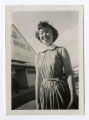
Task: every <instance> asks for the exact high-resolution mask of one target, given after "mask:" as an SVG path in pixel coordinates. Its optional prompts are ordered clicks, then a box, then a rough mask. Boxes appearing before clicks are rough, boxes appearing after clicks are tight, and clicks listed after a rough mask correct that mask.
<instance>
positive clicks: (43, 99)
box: [36, 46, 72, 109]
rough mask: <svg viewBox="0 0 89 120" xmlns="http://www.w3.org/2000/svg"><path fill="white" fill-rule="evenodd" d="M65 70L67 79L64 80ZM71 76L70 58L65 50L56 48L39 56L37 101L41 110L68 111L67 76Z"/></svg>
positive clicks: (68, 91)
mask: <svg viewBox="0 0 89 120" xmlns="http://www.w3.org/2000/svg"><path fill="white" fill-rule="evenodd" d="M63 68H64V70H65V73H66V79H63ZM71 74H72V68H71V63H70V57H69V54H68V52H67V50H66V49H65V48H63V47H58V46H54V47H52V49H46V50H44V51H43V52H40V53H39V54H38V55H37V57H36V82H37V84H38V93H37V94H38V97H37V98H36V99H38V101H39V106H40V107H39V109H67V107H68V104H69V101H70V90H69V87H68V83H67V76H68V75H71ZM37 84H36V85H37ZM36 87H37V86H36Z"/></svg>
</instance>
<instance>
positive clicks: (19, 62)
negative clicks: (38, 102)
mask: <svg viewBox="0 0 89 120" xmlns="http://www.w3.org/2000/svg"><path fill="white" fill-rule="evenodd" d="M35 54H36V52H35V51H34V50H33V48H32V47H31V46H30V44H29V43H28V42H27V41H26V39H25V38H24V37H23V35H22V34H21V33H20V31H19V30H18V29H17V28H16V26H15V25H12V26H11V93H12V109H15V108H16V107H18V106H20V105H22V104H24V103H26V102H28V101H29V100H31V99H35V98H34V97H35V91H34V90H35V88H34V87H35Z"/></svg>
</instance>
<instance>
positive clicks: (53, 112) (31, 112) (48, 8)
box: [5, 5, 85, 115]
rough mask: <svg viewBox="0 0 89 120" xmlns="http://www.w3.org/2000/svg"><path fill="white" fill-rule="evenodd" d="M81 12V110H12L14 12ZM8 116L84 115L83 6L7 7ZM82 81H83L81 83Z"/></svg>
mask: <svg viewBox="0 0 89 120" xmlns="http://www.w3.org/2000/svg"><path fill="white" fill-rule="evenodd" d="M73 10H74V11H79V43H80V44H79V45H80V46H79V110H11V86H10V85H11V43H10V42H11V41H10V39H11V34H10V33H11V22H12V20H11V15H12V12H13V11H73ZM5 11H6V18H5V27H6V30H5V33H6V34H5V36H6V39H5V48H6V50H5V52H6V55H5V56H6V80H5V82H6V115H83V114H84V109H85V108H84V106H85V103H84V100H85V97H84V89H85V87H84V83H85V82H84V80H85V79H84V32H83V29H84V27H83V26H84V18H83V17H84V12H83V11H84V7H83V5H79V6H78V5H71V6H70V5H47V6H46V5H41V6H37V5H33V6H6V9H5ZM80 79H81V81H80Z"/></svg>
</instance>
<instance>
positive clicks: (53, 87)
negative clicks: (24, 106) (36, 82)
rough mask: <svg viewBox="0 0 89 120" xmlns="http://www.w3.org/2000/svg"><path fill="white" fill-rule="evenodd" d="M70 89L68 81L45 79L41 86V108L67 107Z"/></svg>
mask: <svg viewBox="0 0 89 120" xmlns="http://www.w3.org/2000/svg"><path fill="white" fill-rule="evenodd" d="M69 101H70V91H69V88H68V85H67V82H65V81H63V80H59V79H55V78H54V79H44V80H43V81H42V84H41V87H40V107H41V109H50V110H51V109H67V107H68V105H69Z"/></svg>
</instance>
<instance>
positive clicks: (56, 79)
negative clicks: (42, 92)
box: [43, 78, 60, 81]
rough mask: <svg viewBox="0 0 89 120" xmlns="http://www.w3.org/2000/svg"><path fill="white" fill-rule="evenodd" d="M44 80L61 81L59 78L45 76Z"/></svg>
mask: <svg viewBox="0 0 89 120" xmlns="http://www.w3.org/2000/svg"><path fill="white" fill-rule="evenodd" d="M43 81H60V79H59V78H44V79H43Z"/></svg>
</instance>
